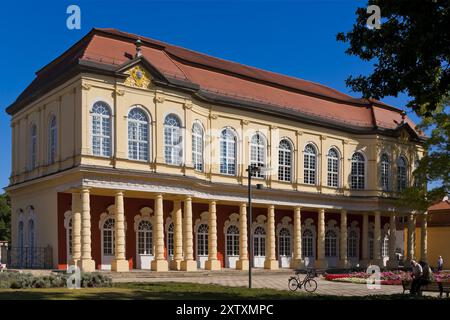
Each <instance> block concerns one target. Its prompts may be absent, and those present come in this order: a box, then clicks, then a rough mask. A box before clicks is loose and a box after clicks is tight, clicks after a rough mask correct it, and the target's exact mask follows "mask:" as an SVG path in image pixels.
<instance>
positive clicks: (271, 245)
mask: <svg viewBox="0 0 450 320" xmlns="http://www.w3.org/2000/svg"><path fill="white" fill-rule="evenodd" d="M266 237H267V238H266V260H265V261H264V269H269V270H276V269H278V260H277V259H276V256H275V206H273V205H270V206H269V207H268V208H267V235H266Z"/></svg>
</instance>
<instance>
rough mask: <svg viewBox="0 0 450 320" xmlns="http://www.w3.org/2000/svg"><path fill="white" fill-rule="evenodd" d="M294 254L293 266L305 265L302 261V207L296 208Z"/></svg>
mask: <svg viewBox="0 0 450 320" xmlns="http://www.w3.org/2000/svg"><path fill="white" fill-rule="evenodd" d="M293 242H294V256H293V257H292V261H291V268H293V269H298V268H300V267H301V266H302V265H303V261H302V218H301V208H300V207H295V208H294V239H293Z"/></svg>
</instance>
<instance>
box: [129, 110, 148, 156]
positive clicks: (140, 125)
mask: <svg viewBox="0 0 450 320" xmlns="http://www.w3.org/2000/svg"><path fill="white" fill-rule="evenodd" d="M149 132H150V130H149V121H148V118H147V115H146V114H145V112H144V111H143V110H142V109H140V108H139V107H134V108H132V109H131V110H130V112H128V158H129V159H132V160H142V161H147V160H148V158H149V136H150V134H149Z"/></svg>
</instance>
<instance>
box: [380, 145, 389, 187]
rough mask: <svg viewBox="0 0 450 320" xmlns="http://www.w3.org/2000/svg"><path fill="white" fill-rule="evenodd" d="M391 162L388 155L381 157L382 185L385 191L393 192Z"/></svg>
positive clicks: (384, 154)
mask: <svg viewBox="0 0 450 320" xmlns="http://www.w3.org/2000/svg"><path fill="white" fill-rule="evenodd" d="M390 178H391V161H390V160H389V156H388V155H387V153H383V154H382V155H381V157H380V184H381V189H382V190H383V191H390V190H391V181H390V180H391V179H390Z"/></svg>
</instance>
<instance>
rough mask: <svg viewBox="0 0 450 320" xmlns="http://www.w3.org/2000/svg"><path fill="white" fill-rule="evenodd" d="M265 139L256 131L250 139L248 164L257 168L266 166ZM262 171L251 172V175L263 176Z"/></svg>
mask: <svg viewBox="0 0 450 320" xmlns="http://www.w3.org/2000/svg"><path fill="white" fill-rule="evenodd" d="M266 150H267V147H266V139H265V138H264V136H263V135H262V134H261V133H259V132H258V133H256V134H254V135H253V137H252V139H251V140H250V165H253V166H256V167H258V168H265V167H266ZM264 176H265V175H264V172H261V171H257V172H252V177H256V178H264Z"/></svg>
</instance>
